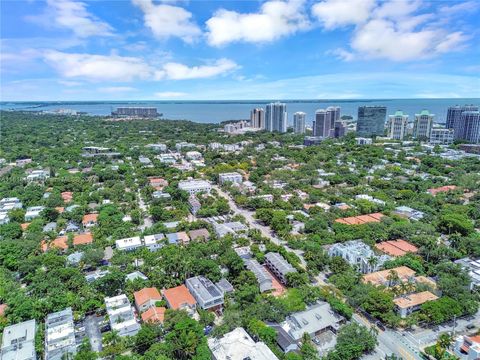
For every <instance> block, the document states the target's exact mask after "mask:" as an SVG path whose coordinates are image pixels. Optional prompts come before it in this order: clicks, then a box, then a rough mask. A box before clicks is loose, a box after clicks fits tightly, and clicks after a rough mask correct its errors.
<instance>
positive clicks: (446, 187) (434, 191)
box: [427, 185, 457, 196]
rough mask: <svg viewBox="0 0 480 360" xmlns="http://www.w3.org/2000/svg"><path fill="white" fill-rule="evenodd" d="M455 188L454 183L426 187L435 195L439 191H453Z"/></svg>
mask: <svg viewBox="0 0 480 360" xmlns="http://www.w3.org/2000/svg"><path fill="white" fill-rule="evenodd" d="M456 189H457V186H455V185H446V186H440V187H437V188H432V189H428V190H427V192H428V193H429V194H430V195H432V196H436V195H437V194H439V193H445V192H449V191H453V190H456Z"/></svg>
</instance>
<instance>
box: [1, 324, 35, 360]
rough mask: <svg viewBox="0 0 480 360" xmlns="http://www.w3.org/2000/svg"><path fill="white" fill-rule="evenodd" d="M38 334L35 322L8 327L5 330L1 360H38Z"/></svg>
mask: <svg viewBox="0 0 480 360" xmlns="http://www.w3.org/2000/svg"><path fill="white" fill-rule="evenodd" d="M36 332H37V326H36V323H35V320H28V321H24V322H21V323H18V324H15V325H10V326H6V327H5V329H3V336H2V348H1V351H0V355H1V356H0V358H1V359H2V360H36V359H37V353H36V351H35V334H36Z"/></svg>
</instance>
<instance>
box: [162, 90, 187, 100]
mask: <svg viewBox="0 0 480 360" xmlns="http://www.w3.org/2000/svg"><path fill="white" fill-rule="evenodd" d="M153 95H154V96H155V98H157V99H175V98H180V97H184V96H186V95H188V94H187V93H184V92H179V91H163V92H156V93H155V94H153Z"/></svg>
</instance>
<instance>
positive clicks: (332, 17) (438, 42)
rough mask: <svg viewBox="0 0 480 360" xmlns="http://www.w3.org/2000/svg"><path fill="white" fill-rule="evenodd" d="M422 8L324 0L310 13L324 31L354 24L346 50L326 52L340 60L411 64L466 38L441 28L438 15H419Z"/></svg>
mask: <svg viewBox="0 0 480 360" xmlns="http://www.w3.org/2000/svg"><path fill="white" fill-rule="evenodd" d="M422 6H423V4H422V2H421V0H402V1H395V0H390V1H384V2H381V1H378V0H352V1H348V2H345V1H343V0H325V1H322V2H320V3H317V4H315V5H313V7H312V13H313V14H314V15H315V16H316V17H317V18H318V19H319V20H320V21H321V22H322V23H323V25H324V27H325V28H326V29H335V28H338V27H342V26H346V25H355V29H354V30H353V33H352V37H351V41H350V49H335V50H331V51H330V52H331V53H333V54H335V55H336V56H337V57H338V58H340V59H342V60H344V61H351V60H353V59H357V58H367V59H368V58H380V59H388V60H392V61H412V60H421V59H426V58H430V57H434V56H436V55H439V54H441V53H445V52H447V51H453V50H458V49H460V48H462V46H463V45H464V43H465V41H466V40H467V38H468V37H467V36H466V35H465V34H464V33H462V32H461V31H455V32H451V31H449V30H448V29H445V28H442V27H441V25H440V24H439V23H438V21H437V18H438V14H433V13H422V12H421V10H422ZM440 11H441V10H440Z"/></svg>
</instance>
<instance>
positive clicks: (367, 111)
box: [250, 102, 480, 144]
mask: <svg viewBox="0 0 480 360" xmlns="http://www.w3.org/2000/svg"><path fill="white" fill-rule="evenodd" d="M340 113H341V108H340V107H339V106H329V107H327V108H326V109H318V110H317V111H315V115H314V119H313V125H312V133H313V137H315V138H318V139H324V138H331V137H334V138H339V137H342V136H345V134H346V133H347V130H348V128H347V122H346V121H342V120H341V117H340ZM287 115H288V113H287V105H286V104H285V103H281V102H274V103H270V104H267V105H266V110H264V109H263V108H255V109H252V110H251V112H250V126H251V127H252V128H255V129H263V130H267V131H270V132H273V131H278V132H280V133H285V132H287V128H288V116H287ZM306 122H307V114H306V113H305V112H303V111H298V112H295V113H294V114H293V132H294V133H295V134H304V133H305V131H306ZM356 131H357V135H358V136H363V137H370V136H385V135H386V136H388V137H389V138H391V139H394V140H403V139H405V138H406V137H407V136H412V137H413V138H414V139H419V140H425V141H429V142H431V143H435V144H451V143H453V141H454V140H463V141H467V142H471V143H479V142H480V113H479V110H478V106H474V105H464V106H459V105H456V106H452V107H449V108H448V111H447V118H446V124H445V127H442V126H439V125H438V124H435V115H434V114H431V113H430V112H429V111H428V110H426V109H424V110H422V111H421V112H420V113H419V114H415V117H414V120H413V122H409V115H408V114H406V113H404V112H403V111H402V110H398V111H396V112H395V113H394V114H392V115H388V120H387V107H386V106H360V107H359V108H358V117H357V129H356Z"/></svg>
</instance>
